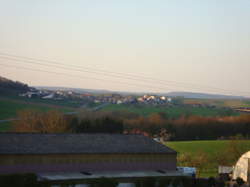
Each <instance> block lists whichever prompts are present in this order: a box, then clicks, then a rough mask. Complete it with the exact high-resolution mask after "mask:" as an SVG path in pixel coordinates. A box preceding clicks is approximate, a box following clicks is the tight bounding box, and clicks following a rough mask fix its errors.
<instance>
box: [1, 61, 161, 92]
mask: <svg viewBox="0 0 250 187" xmlns="http://www.w3.org/2000/svg"><path fill="white" fill-rule="evenodd" d="M0 66H3V67H10V68H16V69H24V70H29V71H35V72H44V73H51V74H53V75H63V76H67V77H76V78H80V79H84V80H85V79H92V80H97V81H107V82H111V83H116V84H126V85H129V86H136V87H138V86H139V87H142V86H143V87H147V88H153V89H158V90H163V88H162V87H161V88H159V87H155V86H151V85H146V84H134V83H127V82H120V81H112V80H105V79H99V78H94V77H87V76H78V75H72V74H67V73H60V72H55V71H47V70H41V69H35V68H27V67H22V66H13V65H8V64H0Z"/></svg>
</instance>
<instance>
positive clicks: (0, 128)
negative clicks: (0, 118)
mask: <svg viewBox="0 0 250 187" xmlns="http://www.w3.org/2000/svg"><path fill="white" fill-rule="evenodd" d="M10 129H11V122H4V123H0V132H6V131H9V130H10Z"/></svg>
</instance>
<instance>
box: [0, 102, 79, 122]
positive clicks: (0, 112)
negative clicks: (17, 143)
mask: <svg viewBox="0 0 250 187" xmlns="http://www.w3.org/2000/svg"><path fill="white" fill-rule="evenodd" d="M28 109H31V110H38V111H48V110H58V111H62V112H70V111H74V110H75V109H74V108H71V107H64V106H58V105H52V104H48V103H38V102H31V101H25V100H21V99H11V98H4V97H0V120H1V119H8V118H15V117H16V115H17V113H18V111H21V110H28Z"/></svg>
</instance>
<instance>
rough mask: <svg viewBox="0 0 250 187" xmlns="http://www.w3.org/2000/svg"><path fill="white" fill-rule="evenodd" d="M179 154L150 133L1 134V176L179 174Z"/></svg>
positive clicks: (66, 177) (57, 177)
mask: <svg viewBox="0 0 250 187" xmlns="http://www.w3.org/2000/svg"><path fill="white" fill-rule="evenodd" d="M176 156H177V154H176V152H175V151H174V150H172V149H170V148H168V147H166V146H164V145H162V144H160V143H158V142H156V141H154V140H152V139H150V138H148V137H145V136H141V135H122V134H36V133H34V134H29V133H22V134H17V133H2V134H0V174H8V173H36V174H37V175H38V176H39V177H40V179H41V180H51V181H60V180H78V181H79V180H81V179H85V180H86V179H89V178H101V177H107V178H108V177H110V178H118V179H121V178H123V179H131V178H133V177H138V178H142V177H149V176H150V177H161V176H180V175H181V174H180V173H179V172H178V171H177V170H176Z"/></svg>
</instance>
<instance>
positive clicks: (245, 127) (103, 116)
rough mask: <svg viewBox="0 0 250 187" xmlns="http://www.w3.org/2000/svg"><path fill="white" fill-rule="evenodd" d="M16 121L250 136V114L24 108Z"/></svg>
mask: <svg viewBox="0 0 250 187" xmlns="http://www.w3.org/2000/svg"><path fill="white" fill-rule="evenodd" d="M18 118H19V119H20V120H18V121H16V122H14V125H13V131H15V132H41V133H61V132H71V133H127V134H144V135H148V136H151V137H153V136H158V137H159V136H165V137H166V138H167V140H210V139H211V140H212V139H227V138H229V137H230V136H235V135H237V134H240V135H241V136H243V137H245V138H249V137H250V115H246V114H244V115H239V116H229V117H228V116H227V117H202V116H182V117H180V118H178V119H170V118H168V117H167V116H166V115H165V114H164V113H154V114H151V115H150V116H146V117H145V116H138V115H133V114H126V113H125V114H121V115H119V114H117V113H112V112H87V111H86V112H83V113H81V114H79V115H78V116H74V115H64V114H62V113H60V112H58V111H49V112H45V113H41V112H37V111H22V112H20V113H19V115H18Z"/></svg>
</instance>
